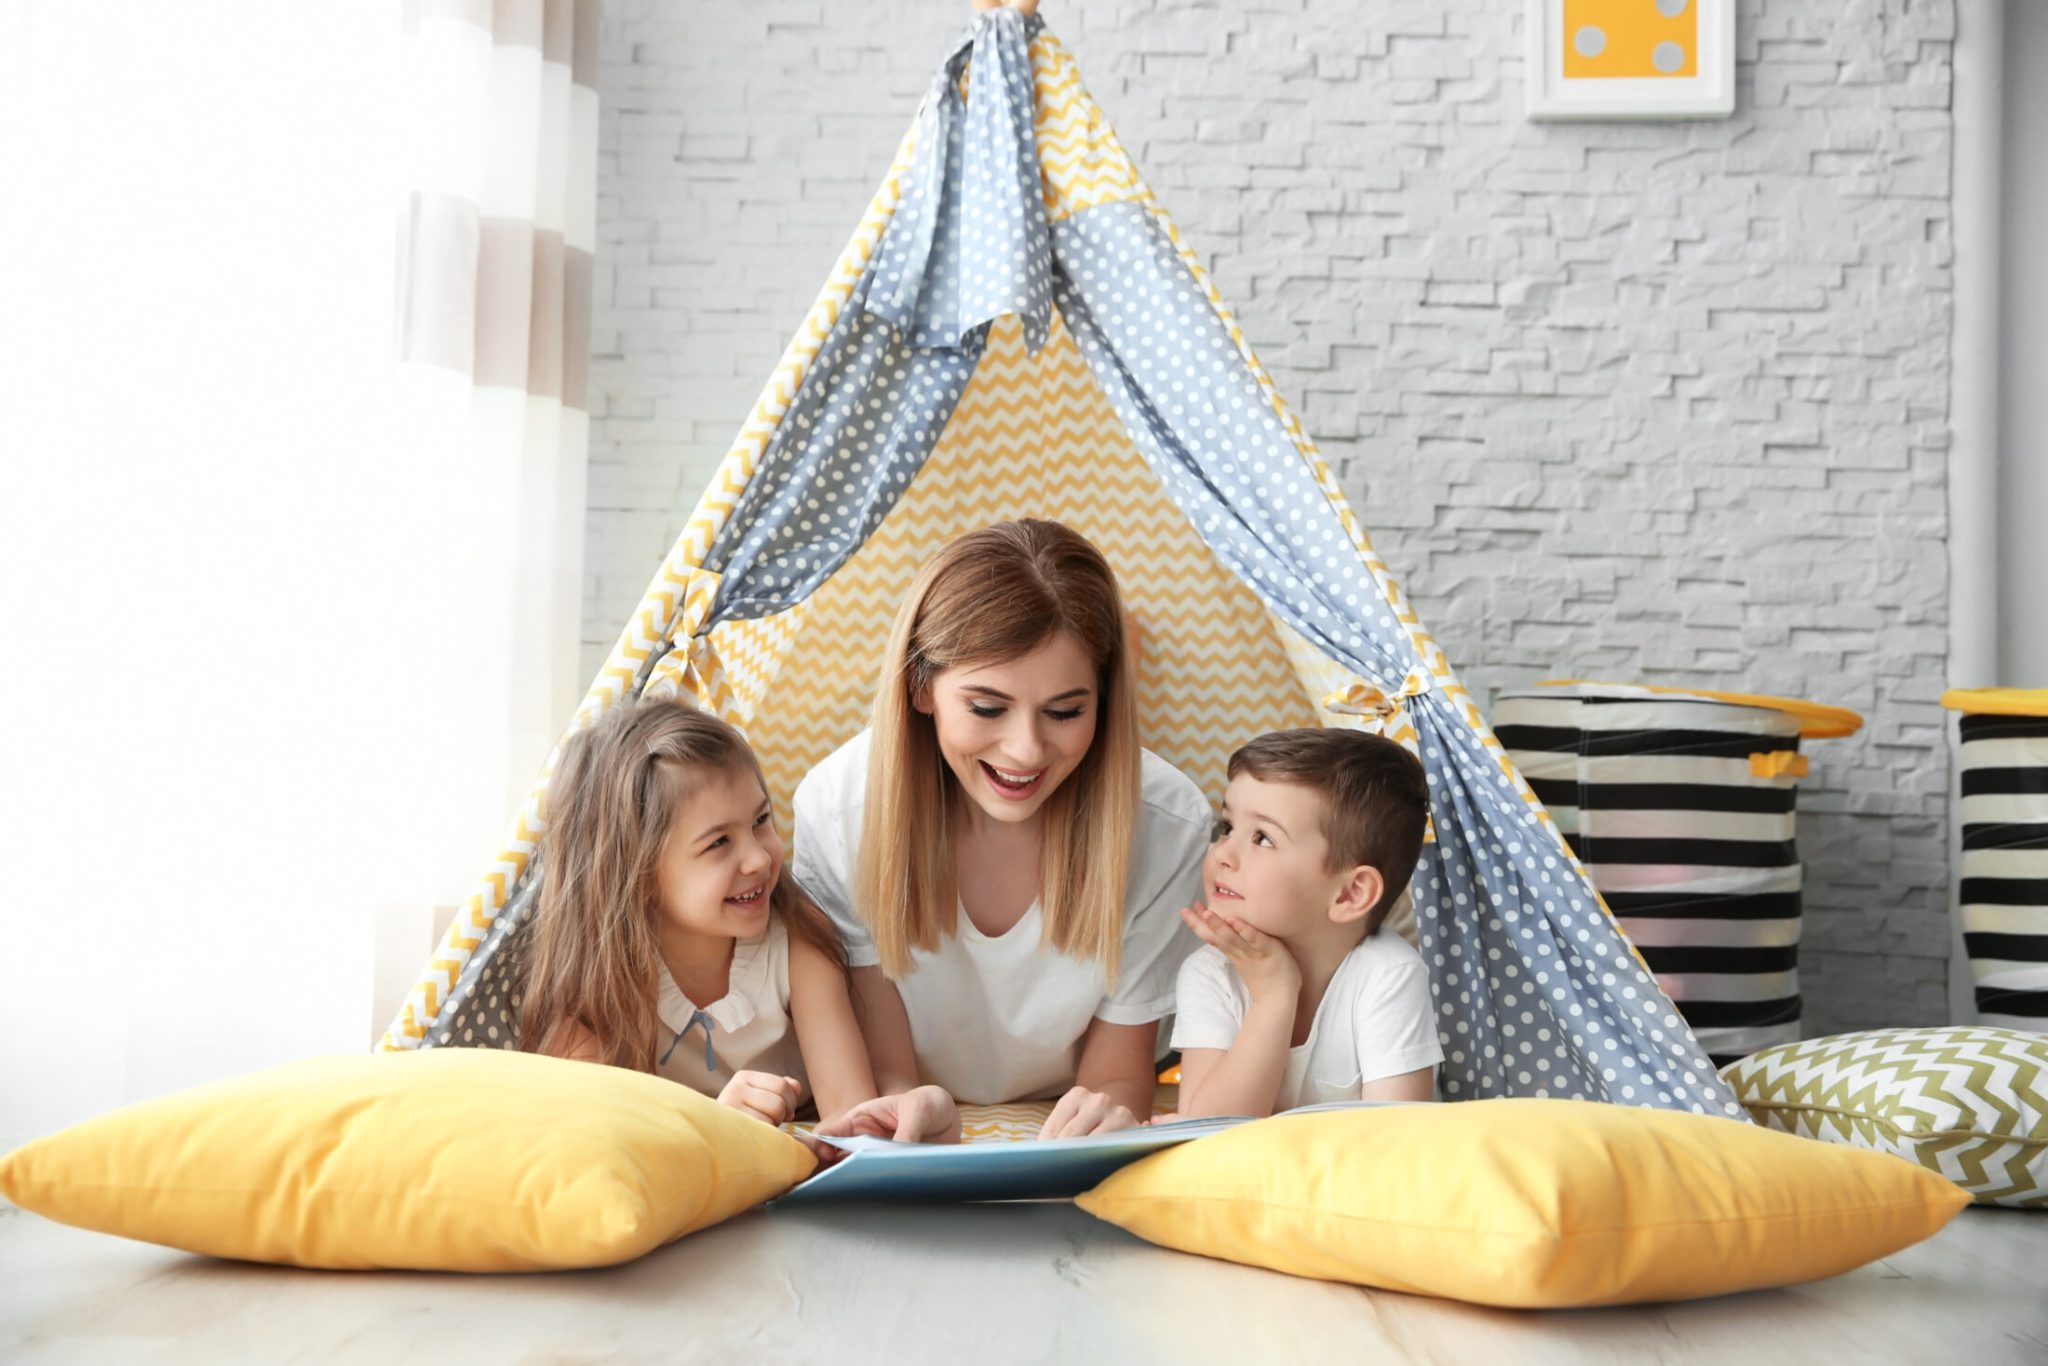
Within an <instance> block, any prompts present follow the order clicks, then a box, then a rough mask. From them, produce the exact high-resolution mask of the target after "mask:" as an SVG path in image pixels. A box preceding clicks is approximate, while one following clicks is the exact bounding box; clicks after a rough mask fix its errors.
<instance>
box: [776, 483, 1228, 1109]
mask: <svg viewBox="0 0 2048 1366" xmlns="http://www.w3.org/2000/svg"><path fill="white" fill-rule="evenodd" d="M1133 683H1134V680H1133V678H1132V671H1131V663H1130V658H1129V652H1128V647H1127V644H1126V641H1125V638H1124V614H1123V603H1122V599H1121V597H1120V595H1119V594H1118V592H1117V585H1116V576H1115V574H1114V573H1113V572H1112V571H1111V569H1110V567H1109V563H1108V562H1107V561H1106V560H1104V559H1103V557H1102V553H1101V552H1100V551H1099V550H1097V549H1096V548H1095V547H1094V546H1093V545H1091V544H1090V543H1089V542H1088V541H1087V540H1086V538H1084V537H1082V536H1080V535H1079V534H1077V533H1076V532H1074V531H1071V530H1069V529H1068V528H1066V527H1064V526H1061V525H1060V524H1058V523H1057V522H1041V521H1018V522H1003V523H999V524H997V525H995V526H992V527H988V528H986V529H984V530H981V531H976V532H972V533H969V534H968V535H966V536H962V537H960V538H959V539H957V540H955V541H953V542H952V543H951V544H949V545H947V546H946V547H945V548H944V549H942V550H941V551H940V552H939V553H938V554H937V555H936V556H935V557H933V559H932V560H931V561H930V562H929V563H927V564H926V565H925V566H924V568H923V569H922V570H920V571H919V573H918V576H917V579H916V580H915V582H913V583H912V585H911V589H910V593H909V595H908V596H907V597H906V598H905V599H904V602H903V605H902V607H901V608H900V609H899V610H898V612H897V614H896V623H895V626H894V628H893V629H892V630H891V632H890V636H889V643H888V647H887V649H886V651H885V652H884V656H883V663H882V673H881V679H880V683H879V686H878V687H877V689H876V695H875V707H874V718H873V723H872V725H871V726H870V728H869V729H868V730H867V731H865V732H863V733H862V734H860V735H858V736H856V737H854V739H853V740H851V741H849V742H848V743H847V744H846V745H844V746H842V747H841V748H840V749H839V750H838V751H837V752H836V753H834V754H833V755H832V756H831V757H829V758H827V759H826V760H825V761H824V762H823V763H821V764H819V765H818V766H817V767H816V768H815V769H813V770H812V771H811V772H810V774H809V775H808V776H807V777H805V779H804V781H803V782H802V783H801V784H800V785H799V786H798V787H797V791H796V825H797V855H796V861H795V864H794V870H795V873H796V876H797V879H798V881H800V882H801V883H802V884H803V885H804V887H805V888H806V889H807V890H809V891H810V893H811V894H812V896H813V897H814V898H816V900H817V901H818V903H819V905H821V906H822V907H824V909H825V910H826V912H827V913H828V914H830V915H831V917H832V919H833V921H834V923H835V925H836V927H837V928H838V930H839V934H840V938H841V940H842V941H843V942H844V944H845V945H846V950H847V961H848V963H849V965H850V966H851V968H852V978H853V983H854V991H855V995H856V996H857V998H858V999H859V1002H860V1005H861V1009H862V1015H863V1019H862V1025H863V1029H864V1031H865V1033H866V1035H867V1040H868V1050H869V1054H870V1057H871V1059H872V1061H873V1063H874V1067H875V1081H876V1083H877V1086H878V1088H879V1089H880V1090H881V1091H882V1093H883V1096H884V1098H883V1099H881V1100H878V1101H873V1102H869V1104H868V1105H867V1106H863V1107H859V1108H858V1109H856V1110H855V1111H854V1112H851V1113H850V1114H849V1116H848V1117H847V1119H846V1121H845V1123H844V1127H845V1128H846V1129H847V1131H862V1130H865V1131H868V1132H874V1131H878V1130H879V1131H887V1132H894V1131H895V1130H896V1129H897V1128H898V1127H899V1126H900V1127H901V1128H902V1129H904V1130H905V1131H908V1132H916V1131H918V1129H920V1128H921V1127H922V1122H923V1117H921V1116H917V1115H912V1114H910V1113H907V1112H906V1111H905V1110H904V1108H903V1107H904V1106H906V1105H916V1104H918V1103H919V1102H917V1101H915V1100H910V1101H905V1100H902V1099H900V1098H899V1097H898V1095H897V1094H896V1093H900V1092H905V1091H909V1090H911V1089H912V1088H914V1087H916V1086H917V1085H918V1084H919V1083H920V1082H929V1083H935V1084H936V1085H938V1086H940V1087H943V1088H944V1089H945V1090H947V1091H949V1092H951V1093H952V1094H953V1096H955V1097H956V1098H958V1099H960V1100H963V1101H968V1102H972V1103H977V1104H994V1103H1001V1102H1007V1101H1016V1100H1027V1099H1040V1098H1051V1097H1058V1098H1059V1099H1058V1103H1057V1105H1056V1106H1055V1107H1054V1109H1053V1112H1052V1114H1051V1116H1050V1117H1049V1118H1048V1119H1047V1121H1046V1123H1045V1127H1044V1129H1043V1130H1042V1131H1041V1137H1046V1138H1061V1137H1068V1136H1071V1135H1075V1134H1085V1133H1094V1132H1097V1131H1101V1130H1108V1129H1115V1128H1122V1127H1125V1126H1128V1125H1132V1124H1136V1123H1139V1122H1142V1121H1143V1120H1144V1119H1145V1118H1146V1117H1148V1116H1149V1115H1150V1114H1151V1111H1152V1095H1153V1089H1154V1086H1153V1076H1154V1063H1155V1059H1156V1056H1157V1054H1156V1051H1155V1050H1156V1045H1157V1041H1158V1028H1159V1021H1160V1019H1161V1018H1163V1017H1164V1016H1166V1015H1168V1014H1170V1013H1171V1012H1172V1009H1173V988H1174V979H1175V975H1176V973H1177V972H1178V970H1179V967H1180V963H1181V960H1182V959H1183V958H1185V957H1186V956H1187V955H1188V953H1189V952H1191V951H1192V950H1193V948H1194V947H1195V942H1194V939H1193V937H1192V936H1191V935H1189V934H1188V932H1187V931H1186V929H1185V928H1184V927H1183V925H1182V923H1181V919H1180V910H1181V908H1182V907H1184V906H1186V905H1188V904H1189V903H1190V902H1192V901H1194V900H1195V899H1197V898H1198V897H1199V895H1200V890H1201V864H1202V855H1203V853H1204V852H1205V850H1206V848H1207V845H1208V839H1209V831H1210V824H1211V820H1212V816H1211V813H1210V810H1209V804H1208V801H1207V799H1206V798H1204V797H1203V795H1202V793H1201V791H1200V789H1198V788H1197V787H1196V786H1195V785H1194V783H1193V782H1191V781H1190V780H1189V779H1188V778H1187V776H1186V775H1184V774H1182V773H1181V772H1180V771H1179V770H1178V769H1176V768H1174V767H1173V766H1172V765H1171V764H1169V763H1167V762H1166V761H1165V760H1163V759H1161V758H1159V757H1158V756H1157V755H1154V754H1152V753H1150V752H1149V751H1146V750H1144V749H1142V748H1140V746H1139V744H1138V737H1137V707H1136V700H1135V698H1134V697H1133V695H1132V693H1133ZM840 1127H842V1126H835V1128H840Z"/></svg>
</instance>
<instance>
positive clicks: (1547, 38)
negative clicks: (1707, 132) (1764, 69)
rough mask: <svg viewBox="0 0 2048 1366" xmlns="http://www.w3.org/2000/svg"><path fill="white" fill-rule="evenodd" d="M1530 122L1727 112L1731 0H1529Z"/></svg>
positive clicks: (1731, 73) (1730, 105)
mask: <svg viewBox="0 0 2048 1366" xmlns="http://www.w3.org/2000/svg"><path fill="white" fill-rule="evenodd" d="M1524 23H1525V28H1526V33H1525V39H1526V42H1525V46H1526V48H1527V52H1528V69H1527V78H1528V79H1527V86H1528V112H1529V117H1530V118H1532V119H1644V118H1648V119H1670V118H1725V117H1726V116H1727V115H1729V114H1730V113H1732V112H1734V109H1735V6H1734V3H1733V0H1528V7H1527V13H1526V18H1525V20H1524Z"/></svg>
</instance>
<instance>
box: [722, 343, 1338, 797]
mask: <svg viewBox="0 0 2048 1366" xmlns="http://www.w3.org/2000/svg"><path fill="white" fill-rule="evenodd" d="M1024 516H1031V517H1048V518H1053V519H1055V520H1058V521H1061V522H1065V523H1066V524H1067V525H1069V526H1071V527H1073V528H1075V529H1076V530H1078V531H1080V532H1081V533H1082V534H1083V535H1085V536H1087V537H1088V538H1089V539H1090V540H1092V541H1094V542H1095V543H1096V545H1098V546H1100V547H1101V548H1102V552H1103V554H1104V555H1105V556H1107V557H1108V559H1109V561H1110V563H1111V565H1112V566H1114V567H1115V569H1116V572H1117V576H1118V579H1119V580H1120V582H1121V584H1122V587H1123V590H1124V593H1125V598H1126V606H1127V607H1128V609H1129V610H1130V612H1131V614H1132V615H1133V616H1134V617H1136V618H1137V622H1138V627H1139V631H1140V639H1141V659H1140V661H1139V666H1138V717H1139V727H1140V735H1141V738H1142V739H1143V741H1144V743H1145V744H1146V745H1147V746H1149V747H1150V748H1152V749H1153V750H1155V751H1157V752H1158V753H1159V754H1160V756H1161V757H1163V758H1165V759H1167V760H1169V761H1171V762H1172V763H1173V764H1175V765H1176V766H1178V767H1179V768H1180V769H1181V770H1182V771H1183V772H1185V773H1186V774H1187V775H1188V776H1189V777H1191V778H1193V779H1194V780H1195V781H1196V782H1197V783H1199V784H1200V785H1201V786H1202V787H1203V789H1204V790H1205V791H1207V792H1208V793H1209V795H1210V798H1211V800H1220V799H1221V796H1222V790H1223V769H1224V763H1225V761H1226V760H1227V759H1228V758H1229V757H1230V751H1231V750H1233V749H1235V748H1236V747H1237V746H1238V745H1241V744H1243V743H1244V742H1245V741H1246V740H1248V739H1250V738H1251V737H1252V736H1254V735H1256V734H1258V733H1259V732H1260V731H1265V730H1272V729H1275V728H1277V727H1282V726H1312V725H1314V724H1315V723H1316V714H1315V711H1314V708H1313V707H1312V706H1311V704H1310V700H1309V697H1308V694H1307V693H1306V692H1304V691H1303V689H1302V686H1301V683H1300V682H1299V680H1298V679H1297V678H1296V676H1295V673H1294V670H1293V668H1292V666H1291V665H1290V663H1289V660H1288V658H1287V653H1286V651H1285V649H1284V648H1282V646H1281V643H1280V641H1279V639H1278V638H1277V636H1276V634H1275V632H1274V630H1273V625H1272V621H1271V619H1270V618H1269V616H1268V615H1267V612H1266V608H1265V605H1264V604H1263V603H1262V602H1260V601H1259V599H1258V597H1257V596H1256V595H1255V594H1254V593H1253V592H1252V591H1251V590H1250V589H1249V588H1247V587H1246V586H1245V585H1244V584H1243V583H1242V582H1241V581H1240V580H1239V579H1238V578H1237V577H1236V576H1235V575H1233V574H1232V573H1230V571H1229V570H1227V569H1225V568H1224V567H1223V565H1222V564H1221V563H1220V562H1218V561H1217V559H1216V557H1215V555H1214V554H1212V553H1211V552H1210V550H1209V548H1208V546H1207V545H1206V543H1204V542H1203V540H1202V538H1201V536H1200V535H1199V534H1198V533H1197V532H1196V530H1195V529H1194V527H1193V526H1191V525H1190V524H1189V523H1188V521H1187V519H1186V518H1185V517H1183V516H1181V514H1180V512H1179V510H1178V509H1176V508H1175V507H1174V506H1173V503H1172V501H1171V500H1170V499H1169V498H1168V497H1167V496H1166V492H1165V490H1164V488H1162V487H1161V485H1160V483H1159V481H1158V480H1157V479H1156V478H1154V477H1153V474H1152V472H1151V470H1150V469H1149V468H1148V467H1147V466H1146V464H1145V462H1144V458H1143V457H1142V456H1141V455H1140V454H1139V453H1138V450H1137V448H1136V447H1135V446H1134V445H1133V444H1132V443H1131V439H1130V437H1129V436H1128V435H1127V434H1126V433H1125V431H1124V427H1123V424H1122V423H1121V422H1120V421H1119V420H1118V419H1117V416H1116V413H1115V412H1114V410H1112V409H1111V407H1110V406H1109V401H1108V399H1107V398H1105V397H1104V396H1103V394H1102V391H1101V389H1099V388H1098V387H1097V386H1096V383H1095V380H1094V379H1093V378H1092V377H1091V376H1090V375H1089V373H1088V368H1087V365H1086V364H1085V363H1084V362H1083V361H1082V359H1081V354H1080V352H1079V351H1078V350H1076V349H1075V347H1074V343H1073V341H1072V339H1071V338H1070V337H1069V336H1068V334H1067V331H1066V328H1065V326H1064V325H1063V324H1059V323H1058V322H1057V321H1056V322H1055V325H1054V327H1053V331H1052V337H1051V340H1050V341H1049V342H1048V343H1047V345H1046V347H1045V349H1044V350H1043V351H1041V352H1040V353H1039V355H1038V356H1037V358H1036V359H1035V360H1034V359H1033V358H1032V357H1031V356H1030V355H1028V354H1027V353H1026V351H1025V349H1024V339H1023V329H1022V327H1021V326H1020V325H1019V323H1018V322H1017V320H1016V319H1015V318H1004V319H1003V320H1002V321H1000V322H999V323H997V324H996V325H995V326H994V327H993V328H992V329H991V331H990V334H989V345H988V351H987V354H986V355H985V356H984V357H983V359H982V362H981V365H980V368H979V369H977V370H976V371H975V374H974V379H973V380H972V382H970V383H969V385H968V387H967V391H966V393H965V394H963V395H962V396H961V400H960V404H959V406H958V407H957V408H956V409H955V410H954V413H953V419H952V421H951V422H950V423H949V424H948V425H947V427H946V430H945V433H944V434H943V435H942V436H941V437H940V438H939V442H938V445H937V446H936V448H934V450H933V451H932V454H931V456H930V458H929V459H927V460H926V462H925V465H924V468H923V469H922V470H920V471H919V473H918V475H917V477H916V478H915V479H914V480H912V481H911V483H910V487H909V488H908V489H906V490H905V491H904V494H903V496H902V498H900V499H899V500H898V501H897V504H896V507H895V508H894V509H893V510H892V511H891V512H890V514H889V516H888V517H887V518H886V519H884V521H883V522H882V525H881V527H880V528H879V529H877V531H876V532H875V534H874V535H873V536H872V537H870V538H869V540H868V543H867V544H866V545H865V546H863V547H862V548H861V551H860V553H859V554H857V555H855V556H854V557H853V559H851V560H849V561H848V562H847V563H846V565H845V566H844V567H842V568H841V569H840V570H839V572H838V573H836V574H834V575H833V576H832V577H831V579H829V580H827V581H826V583H825V585H824V587H822V588H820V589H819V590H818V591H817V592H816V593H815V594H813V595H812V596H811V598H810V599H809V601H808V602H807V603H806V606H807V607H808V608H809V609H810V612H809V617H808V619H807V620H806V621H805V623H804V626H803V630H802V631H801V633H800V634H798V635H797V636H796V637H795V638H794V639H793V640H792V641H791V642H790V645H789V649H788V653H787V654H786V655H785V657H784V659H783V663H782V668H781V671H780V673H779V674H777V675H776V679H775V686H774V688H773V690H772V695H771V697H770V699H769V702H768V705H766V706H764V707H763V708H761V710H760V712H759V714H758V715H756V716H755V717H754V718H753V720H752V723H751V724H750V726H749V728H748V738H749V739H750V740H751V741H752V742H753V744H754V747H755V749H756V750H757V751H758V752H759V753H760V755H761V758H762V762H763V763H764V765H765V766H766V767H767V769H768V777H769V787H770V789H771V790H772V791H773V792H774V793H775V795H776V798H777V800H778V805H779V806H780V809H781V810H782V811H783V813H784V814H785V816H786V814H787V810H788V808H787V804H786V803H787V799H788V796H789V794H790V793H792V792H793V791H794V790H795V787H796V784H797V781H798V780H799V779H801V778H802V777H803V775H804V774H805V773H806V772H808V771H809V770H810V768H811V766H812V765H814V764H816V763H817V762H818V761H819V760H820V759H823V758H824V757H825V756H826V755H827V754H830V753H831V752H832V751H833V750H834V749H837V748H838V747H839V746H840V745H841V744H843V743H844V742H845V741H846V740H848V739H849V738H851V737H852V736H853V735H854V734H855V733H856V732H858V731H859V730H860V729H861V727H862V726H864V725H865V724H867V713H868V707H869V704H870V703H871V702H872V700H873V697H874V685H875V674H876V671H877V670H878V669H879V668H880V667H881V652H882V646H883V644H884V641H885V639H886V637H887V634H888V630H889V623H890V622H891V620H893V618H894V617H895V614H896V607H897V604H898V603H900V602H902V600H903V595H904V593H905V592H906V591H907V590H908V588H909V586H910V580H911V578H912V576H913V575H914V574H915V573H916V571H917V567H918V566H919V565H920V564H922V563H923V562H924V561H925V559H927V558H928V557H929V556H930V555H931V554H932V552H934V551H936V550H937V549H938V548H939V547H940V546H942V545H944V544H945V543H946V542H947V541H949V540H951V539H952V538H953V537H955V536H958V535H960V534H962V533H963V532H967V531H972V530H974V529H975V528H977V527H982V526H986V525H988V524H989V523H990V522H996V521H1001V520H1003V519H1005V518H1009V517H1024ZM784 828H785V829H787V828H788V827H787V826H785V827H784Z"/></svg>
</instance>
